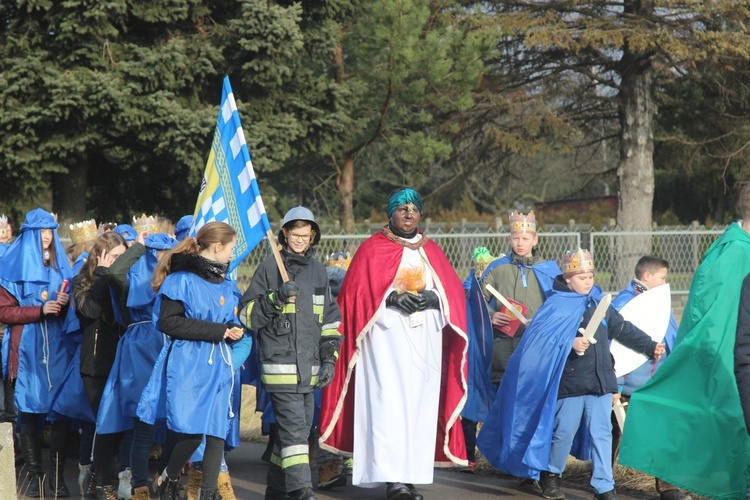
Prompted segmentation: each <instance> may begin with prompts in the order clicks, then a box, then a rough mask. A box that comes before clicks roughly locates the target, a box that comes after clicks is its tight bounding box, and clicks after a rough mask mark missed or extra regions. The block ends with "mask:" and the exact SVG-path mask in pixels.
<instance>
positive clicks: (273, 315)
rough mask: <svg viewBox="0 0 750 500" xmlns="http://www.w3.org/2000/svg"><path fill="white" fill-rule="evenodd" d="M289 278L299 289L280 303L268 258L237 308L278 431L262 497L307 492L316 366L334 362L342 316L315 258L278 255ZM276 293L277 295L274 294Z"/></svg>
mask: <svg viewBox="0 0 750 500" xmlns="http://www.w3.org/2000/svg"><path fill="white" fill-rule="evenodd" d="M281 255H282V259H283V260H284V264H285V266H286V269H287V272H288V273H289V278H290V280H291V281H294V283H296V285H297V286H298V288H299V292H298V294H297V295H296V297H295V298H294V301H289V300H288V301H286V302H282V301H281V300H278V295H280V294H279V292H278V290H279V288H280V287H281V286H282V283H283V281H282V278H281V274H280V273H279V270H278V267H277V265H276V261H275V259H274V257H273V256H269V257H268V258H267V259H266V260H264V261H263V262H262V263H261V264H260V266H259V267H258V269H257V270H256V272H255V274H254V275H253V279H252V283H251V284H250V287H249V288H248V289H247V291H246V292H245V294H244V295H243V297H242V301H241V303H240V307H241V311H240V320H241V321H242V322H243V323H244V324H245V326H246V327H247V328H248V329H251V330H253V331H255V332H256V336H257V341H258V351H259V355H260V367H261V382H262V383H263V388H264V389H265V390H266V391H268V392H269V393H270V394H271V401H272V405H273V411H274V415H275V418H276V424H277V426H278V440H277V442H276V444H275V446H274V448H273V454H272V457H271V467H270V468H269V472H268V490H267V493H266V498H275V497H274V496H273V495H271V494H269V492H271V493H276V494H279V495H280V496H281V495H283V494H284V492H287V493H288V492H292V491H297V490H300V489H303V488H310V487H311V485H312V482H311V478H310V465H309V459H308V456H309V455H308V453H309V449H308V436H309V434H310V429H311V427H312V419H313V410H314V403H313V391H314V390H315V388H316V387H315V386H316V384H318V376H319V373H320V369H321V364H322V363H326V362H328V363H331V364H333V363H334V362H335V360H336V359H337V358H338V348H339V343H340V340H341V335H340V334H339V332H338V330H337V328H338V326H339V324H340V322H341V312H340V311H339V307H338V304H337V303H336V301H335V299H334V298H333V296H332V294H331V292H330V289H329V286H328V275H327V273H326V269H325V267H324V266H323V264H322V263H321V262H319V261H318V260H317V259H315V258H314V257H313V250H312V249H311V248H310V249H308V250H307V252H306V253H305V254H304V255H298V254H294V253H291V252H288V251H286V250H282V251H281ZM275 295H276V296H275Z"/></svg>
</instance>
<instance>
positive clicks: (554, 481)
mask: <svg viewBox="0 0 750 500" xmlns="http://www.w3.org/2000/svg"><path fill="white" fill-rule="evenodd" d="M560 480H561V477H560V474H554V473H552V472H548V471H546V470H545V471H542V472H541V474H539V488H540V489H541V490H542V496H543V497H544V498H549V499H550V500H565V493H563V492H562V490H561V489H560Z"/></svg>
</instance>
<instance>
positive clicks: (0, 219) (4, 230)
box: [0, 214, 10, 236]
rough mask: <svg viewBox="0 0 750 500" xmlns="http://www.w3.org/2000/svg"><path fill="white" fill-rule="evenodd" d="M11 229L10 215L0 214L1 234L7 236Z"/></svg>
mask: <svg viewBox="0 0 750 500" xmlns="http://www.w3.org/2000/svg"><path fill="white" fill-rule="evenodd" d="M9 229H10V227H9V225H8V217H6V216H5V214H3V215H0V235H2V236H5V235H6V234H8V230H9Z"/></svg>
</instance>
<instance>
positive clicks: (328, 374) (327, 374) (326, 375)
mask: <svg viewBox="0 0 750 500" xmlns="http://www.w3.org/2000/svg"><path fill="white" fill-rule="evenodd" d="M335 366H336V365H335V364H333V363H332V362H330V361H326V362H325V363H323V364H322V365H320V373H319V374H318V383H317V384H315V388H316V389H322V388H323V387H325V386H327V385H328V384H330V383H331V382H332V381H333V374H334V368H335Z"/></svg>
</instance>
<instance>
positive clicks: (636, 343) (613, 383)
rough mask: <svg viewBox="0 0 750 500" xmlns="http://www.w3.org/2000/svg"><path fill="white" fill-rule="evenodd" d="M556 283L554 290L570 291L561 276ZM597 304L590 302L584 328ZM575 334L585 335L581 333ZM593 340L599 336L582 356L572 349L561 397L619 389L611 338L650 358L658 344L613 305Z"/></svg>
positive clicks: (563, 378) (561, 381)
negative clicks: (610, 344) (610, 347)
mask: <svg viewBox="0 0 750 500" xmlns="http://www.w3.org/2000/svg"><path fill="white" fill-rule="evenodd" d="M553 286H554V289H555V290H561V291H570V289H569V288H568V285H567V283H565V280H564V279H563V277H562V276H558V277H557V278H556V279H555V283H554V285H553ZM597 305H598V302H597V301H594V300H593V299H591V300H590V301H589V303H588V304H587V306H586V310H585V312H584V313H583V319H582V320H581V326H580V327H581V328H584V329H585V328H586V326H587V325H588V324H589V320H590V319H591V316H592V315H593V314H594V311H596V306H597ZM576 336H577V337H581V336H582V335H581V333H580V332H579V333H577V334H576ZM594 339H596V344H590V345H589V347H588V349H586V351H584V354H583V356H579V355H578V354H577V353H576V352H575V351H574V350H573V349H571V350H570V354H569V355H568V359H567V361H566V362H565V368H564V369H563V375H562V379H561V380H560V388H559V390H558V393H557V397H558V399H562V398H567V397H573V396H584V395H589V394H591V395H603V394H607V393H612V394H614V393H616V392H617V378H616V377H615V370H614V365H613V361H612V355H611V354H610V352H609V342H610V341H611V340H617V341H618V342H620V343H621V344H622V345H624V346H626V347H629V348H630V349H633V350H634V351H636V352H639V353H643V354H645V355H646V356H648V357H651V358H653V356H654V349H655V348H656V344H657V343H656V342H654V341H653V340H651V337H649V336H648V335H646V334H645V333H644V332H643V331H642V330H640V329H639V328H637V327H636V326H634V325H633V324H632V323H630V322H628V321H625V319H623V317H622V316H621V315H620V313H619V312H617V311H616V310H615V309H614V308H613V307H611V306H610V307H609V309H607V315H606V316H605V319H604V320H603V321H602V322H601V323H600V324H599V328H597V330H596V333H595V334H594Z"/></svg>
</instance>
